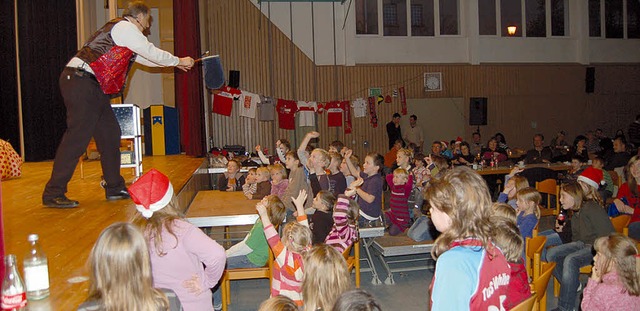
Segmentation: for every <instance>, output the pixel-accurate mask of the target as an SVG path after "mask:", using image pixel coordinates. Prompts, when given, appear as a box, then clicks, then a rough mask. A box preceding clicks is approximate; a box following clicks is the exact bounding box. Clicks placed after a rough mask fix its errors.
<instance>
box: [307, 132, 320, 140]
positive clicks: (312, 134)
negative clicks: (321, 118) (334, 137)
mask: <svg viewBox="0 0 640 311" xmlns="http://www.w3.org/2000/svg"><path fill="white" fill-rule="evenodd" d="M307 136H309V137H311V138H318V137H320V133H318V132H316V131H313V132H309V133H307Z"/></svg>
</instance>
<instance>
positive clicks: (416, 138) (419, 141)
mask: <svg viewBox="0 0 640 311" xmlns="http://www.w3.org/2000/svg"><path fill="white" fill-rule="evenodd" d="M417 121H418V117H417V116H416V115H415V114H412V115H411V116H410V117H409V127H408V128H406V129H405V130H404V135H403V137H402V138H404V142H405V143H407V144H412V143H413V144H416V146H417V150H418V152H422V147H424V133H423V132H422V128H421V127H420V126H419V125H417Z"/></svg>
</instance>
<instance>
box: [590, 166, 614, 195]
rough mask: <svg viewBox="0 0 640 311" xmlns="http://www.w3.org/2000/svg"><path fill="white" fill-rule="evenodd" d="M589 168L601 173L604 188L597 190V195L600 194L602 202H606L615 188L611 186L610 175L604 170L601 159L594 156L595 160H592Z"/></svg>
mask: <svg viewBox="0 0 640 311" xmlns="http://www.w3.org/2000/svg"><path fill="white" fill-rule="evenodd" d="M591 166H593V168H595V169H598V170H601V171H602V177H603V179H604V182H605V185H604V187H600V188H598V194H600V197H601V198H602V202H607V200H608V199H609V198H611V196H612V195H613V191H614V186H615V185H614V184H613V179H611V174H609V172H607V171H606V170H604V160H603V159H602V158H601V157H598V156H596V157H595V158H593V161H592V162H591Z"/></svg>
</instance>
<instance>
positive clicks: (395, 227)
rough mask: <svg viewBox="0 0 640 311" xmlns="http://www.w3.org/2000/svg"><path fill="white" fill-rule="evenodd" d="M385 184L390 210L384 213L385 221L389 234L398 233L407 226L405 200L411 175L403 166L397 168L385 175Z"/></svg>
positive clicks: (411, 183)
mask: <svg viewBox="0 0 640 311" xmlns="http://www.w3.org/2000/svg"><path fill="white" fill-rule="evenodd" d="M399 154H400V153H399ZM387 184H388V185H389V189H390V190H391V199H390V207H391V210H389V211H388V212H386V213H385V215H384V216H385V222H386V223H387V224H388V226H389V234H390V235H398V234H400V233H402V232H404V231H405V230H407V228H408V227H409V208H408V207H407V202H408V200H409V195H410V194H411V189H412V188H413V176H411V175H410V174H409V173H408V172H407V170H405V169H404V168H397V169H395V170H394V171H393V174H388V175H387Z"/></svg>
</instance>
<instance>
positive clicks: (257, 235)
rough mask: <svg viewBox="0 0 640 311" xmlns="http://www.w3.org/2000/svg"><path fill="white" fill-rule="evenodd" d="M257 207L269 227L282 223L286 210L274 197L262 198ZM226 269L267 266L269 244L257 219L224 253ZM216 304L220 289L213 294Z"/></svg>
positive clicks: (219, 297) (276, 226) (219, 296)
mask: <svg viewBox="0 0 640 311" xmlns="http://www.w3.org/2000/svg"><path fill="white" fill-rule="evenodd" d="M257 205H264V206H265V208H266V210H267V214H268V216H269V219H270V220H271V225H272V226H273V227H274V228H278V227H279V226H280V224H282V222H283V221H284V218H285V215H286V209H285V207H284V204H283V203H282V201H280V199H279V198H278V197H277V196H275V195H268V196H266V197H264V198H263V199H262V200H261V201H260V202H258V203H257V204H256V206H257ZM226 255H227V269H236V268H260V267H264V266H265V265H267V260H269V243H267V238H266V237H265V235H264V227H263V224H262V221H261V220H260V219H258V220H257V221H256V223H255V224H254V225H253V227H252V228H251V230H250V231H249V233H248V234H247V236H245V238H244V239H243V240H242V241H240V242H238V243H236V244H235V245H233V246H232V247H231V248H229V249H228V250H227V251H226ZM213 298H214V301H216V303H219V302H220V303H221V301H222V293H221V291H220V288H218V289H216V290H215V291H214V292H213Z"/></svg>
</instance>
